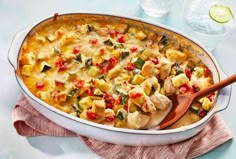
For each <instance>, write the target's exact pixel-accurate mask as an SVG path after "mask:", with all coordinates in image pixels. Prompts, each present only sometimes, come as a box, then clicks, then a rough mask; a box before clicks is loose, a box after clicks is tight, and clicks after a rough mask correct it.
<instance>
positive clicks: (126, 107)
mask: <svg viewBox="0 0 236 159" xmlns="http://www.w3.org/2000/svg"><path fill="white" fill-rule="evenodd" d="M128 109H129V107H128V105H127V104H125V105H124V110H126V111H127V112H128Z"/></svg>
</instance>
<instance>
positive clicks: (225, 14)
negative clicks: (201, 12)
mask: <svg viewBox="0 0 236 159" xmlns="http://www.w3.org/2000/svg"><path fill="white" fill-rule="evenodd" d="M209 15H210V17H211V19H212V20H214V21H215V22H218V23H227V22H228V21H230V20H231V19H233V18H234V16H233V13H232V12H231V10H230V9H229V7H227V6H225V5H222V4H215V5H213V6H211V8H210V10H209Z"/></svg>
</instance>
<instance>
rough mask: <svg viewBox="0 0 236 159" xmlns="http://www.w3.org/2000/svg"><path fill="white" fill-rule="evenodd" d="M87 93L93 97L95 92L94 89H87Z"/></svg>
mask: <svg viewBox="0 0 236 159" xmlns="http://www.w3.org/2000/svg"><path fill="white" fill-rule="evenodd" d="M86 93H87V95H88V96H93V90H92V88H88V89H86Z"/></svg>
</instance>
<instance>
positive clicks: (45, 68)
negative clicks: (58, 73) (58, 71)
mask: <svg viewBox="0 0 236 159" xmlns="http://www.w3.org/2000/svg"><path fill="white" fill-rule="evenodd" d="M50 68H52V67H51V66H50V65H49V64H48V63H47V62H45V61H43V62H42V63H41V64H40V72H46V71H48V70H49V69H50Z"/></svg>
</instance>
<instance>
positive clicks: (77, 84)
mask: <svg viewBox="0 0 236 159" xmlns="http://www.w3.org/2000/svg"><path fill="white" fill-rule="evenodd" d="M83 86H84V80H81V79H76V82H75V87H76V88H78V89H81V88H83Z"/></svg>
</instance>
